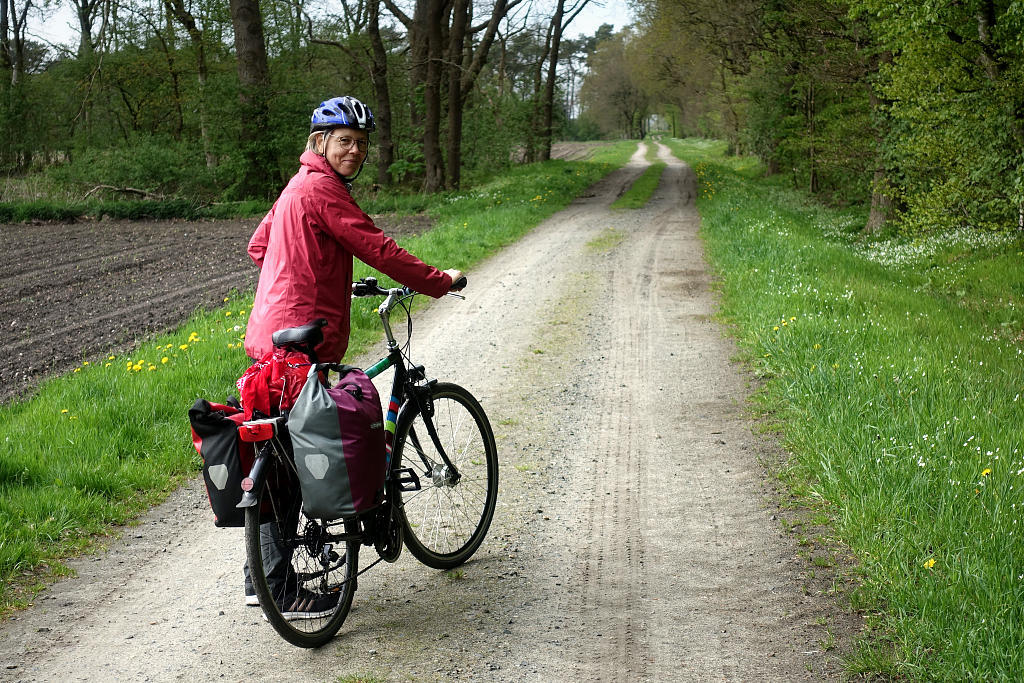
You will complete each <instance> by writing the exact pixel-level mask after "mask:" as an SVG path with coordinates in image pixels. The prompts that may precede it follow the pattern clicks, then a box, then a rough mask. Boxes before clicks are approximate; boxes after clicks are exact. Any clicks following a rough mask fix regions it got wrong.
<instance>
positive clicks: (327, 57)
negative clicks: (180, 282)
mask: <svg viewBox="0 0 1024 683" xmlns="http://www.w3.org/2000/svg"><path fill="white" fill-rule="evenodd" d="M417 1H418V0H417ZM4 2H5V6H9V5H11V6H13V5H16V4H17V3H12V2H10V1H9V0H4ZM74 2H75V3H77V4H75V9H76V12H77V14H78V17H79V23H80V26H81V33H82V38H81V40H79V41H77V44H76V45H75V46H74V47H72V48H70V49H53V48H50V49H44V48H43V46H39V45H36V44H33V43H31V41H28V42H24V41H23V42H22V43H20V47H18V44H17V40H16V33H15V31H16V26H15V25H14V24H13V23H12V22H10V21H9V22H8V24H7V27H6V28H4V27H3V26H0V34H3V36H6V39H5V40H4V41H3V43H2V45H0V47H3V48H4V50H6V51H4V50H0V68H2V69H3V75H2V77H0V168H2V169H3V170H4V171H5V172H6V173H7V174H22V173H26V172H29V173H39V172H41V171H42V172H45V173H47V174H48V181H47V182H46V186H48V187H50V188H51V189H52V190H53V191H54V193H55V194H57V195H59V196H66V197H69V198H75V199H81V198H82V197H84V196H85V195H87V194H90V193H91V194H90V198H101V197H104V196H105V197H106V198H108V199H118V198H123V197H125V196H130V197H136V196H138V193H139V192H142V193H147V194H150V195H157V196H167V197H185V198H189V199H194V200H199V201H215V200H221V199H225V198H241V197H263V196H267V195H268V194H273V193H274V192H275V191H276V190H279V189H280V187H281V185H282V183H283V182H284V181H285V180H286V179H287V178H288V177H289V176H290V175H291V174H292V173H294V171H295V168H296V164H297V158H298V156H299V154H300V153H301V151H302V149H303V148H304V145H305V139H306V134H307V132H308V128H307V122H308V119H309V114H310V112H311V111H312V109H313V108H314V107H315V106H316V105H317V104H318V103H319V102H320V101H321V100H323V99H325V98H327V97H331V96H335V95H339V94H345V93H349V94H353V95H356V96H358V97H360V98H361V99H363V100H364V101H366V102H367V103H368V104H370V106H371V107H372V108H373V109H374V111H375V112H377V114H378V117H379V118H380V120H379V121H378V126H379V127H378V132H377V134H375V136H374V144H373V146H371V155H370V159H369V162H368V168H367V171H366V174H365V175H364V179H370V180H372V179H373V178H374V175H376V179H377V181H378V182H381V183H401V184H404V185H406V186H408V187H409V188H412V189H418V188H422V187H424V185H429V189H434V188H436V187H438V186H439V185H444V184H446V183H447V184H448V185H449V186H452V187H454V186H457V185H458V182H459V178H460V175H462V174H465V173H468V174H470V175H475V174H484V173H487V172H490V171H492V170H493V169H498V168H502V167H504V166H508V165H509V164H512V163H514V162H515V161H516V160H517V159H521V158H522V157H521V152H522V148H523V145H524V142H525V141H526V140H528V139H529V138H530V136H531V135H537V134H538V132H537V131H538V130H540V131H541V134H546V130H545V126H544V125H543V122H544V120H545V119H546V114H547V112H544V113H545V118H543V119H540V122H538V117H537V116H536V112H537V111H543V110H542V109H539V108H538V106H539V105H541V104H542V100H541V99H539V96H544V95H546V94H547V93H548V92H551V93H553V94H554V95H553V100H552V107H551V115H550V116H551V121H552V128H553V134H554V135H555V136H558V135H560V134H561V132H562V130H563V129H564V126H565V124H566V122H567V121H568V120H569V119H570V118H571V117H572V116H573V115H574V113H575V112H574V108H576V107H577V106H578V104H577V102H576V100H575V90H576V87H577V86H578V81H579V74H580V65H581V64H582V63H583V59H584V55H585V49H584V48H583V47H581V45H582V43H579V42H577V41H572V40H565V39H563V40H562V42H561V47H560V49H559V54H558V68H557V69H555V70H554V73H555V76H556V79H557V80H556V83H555V84H554V87H553V88H551V89H547V88H544V90H543V91H541V90H539V89H538V88H537V87H536V83H535V81H534V79H533V75H534V74H535V73H541V74H549V73H552V70H551V69H548V68H547V66H546V65H547V62H546V61H545V60H546V59H547V57H548V54H549V53H550V52H552V51H551V50H550V45H545V30H544V29H545V27H546V26H547V25H548V24H547V22H550V15H549V14H546V13H548V12H551V11H553V9H552V8H553V7H554V5H553V4H552V3H551V2H548V1H547V0H502V2H500V3H495V2H493V0H473V1H472V2H470V1H469V0H459V1H458V2H456V0H443V1H441V2H440V3H439V4H438V3H433V4H432V5H431V7H433V8H434V9H435V10H437V9H438V8H439V9H440V11H441V13H442V16H443V17H444V21H447V22H448V23H447V24H445V25H444V26H442V27H441V33H440V36H437V35H434V36H433V38H432V40H433V41H434V42H433V43H431V46H430V49H431V50H434V52H433V53H431V54H433V58H432V63H433V64H434V66H435V67H440V68H437V69H434V70H432V71H431V79H433V80H432V86H431V87H432V91H431V95H430V96H431V98H433V99H432V104H431V106H432V107H434V109H432V110H431V111H432V114H431V118H430V122H429V126H428V125H427V121H426V119H425V118H424V116H423V113H424V111H425V109H424V106H425V102H426V101H425V100H424V97H425V81H424V80H423V79H422V78H421V77H420V75H419V74H423V73H425V72H423V71H422V69H421V67H422V66H423V63H422V62H417V61H416V59H417V56H416V55H417V54H418V53H417V52H416V51H415V50H414V49H413V48H414V47H415V46H414V42H415V39H416V36H414V35H413V32H411V31H408V30H406V28H405V26H404V25H403V24H402V22H401V21H400V20H399V19H398V18H397V17H396V15H395V13H394V12H391V11H390V10H389V9H388V8H387V7H386V6H385V3H384V2H383V0H342V1H341V2H337V3H328V2H325V1H323V0H303V1H301V2H294V1H293V0H262V2H260V3H259V4H258V5H253V4H252V2H251V1H247V2H241V0H232V2H233V4H234V5H236V7H235V10H236V11H235V13H234V15H233V13H232V2H229V0H122V1H121V2H118V3H105V2H98V1H97V2H93V1H92V0H88V1H87V0H74ZM415 4H416V3H415V2H414V1H413V0H409V1H405V0H401V1H400V2H397V3H395V8H396V9H399V10H400V9H402V8H411V7H414V6H415ZM30 5H31V6H32V7H37V6H38V3H30V2H29V1H28V0H22V5H18V6H19V7H22V6H24V7H28V6H30ZM580 6H581V5H580V4H579V0H578V1H577V2H576V3H569V2H566V3H565V7H566V8H569V7H574V8H579V7H580ZM239 8H242V9H244V10H245V11H248V12H249V18H250V23H249V29H250V33H251V35H248V36H243V38H244V40H242V41H241V43H239V41H238V40H237V39H238V38H239V35H240V33H241V32H242V28H239V29H238V30H236V25H235V22H234V21H233V19H238V18H239ZM257 8H258V11H259V21H258V23H259V25H260V26H256V23H254V21H253V19H254V17H255V15H254V14H253V12H255V10H256V9H257ZM512 8H517V10H516V12H509V13H508V14H507V16H505V15H502V11H505V10H511V9H512ZM18 11H19V12H21V10H20V9H19V10H18ZM453 12H454V13H455V15H457V16H458V17H461V20H460V21H461V22H462V23H459V24H457V25H456V23H454V19H453V18H452V17H453ZM495 12H497V14H495ZM18 16H21V15H20V14H19V15H18ZM0 23H2V22H0ZM442 23H444V22H442ZM564 24H565V21H563V25H564ZM19 25H20V24H19ZM260 27H261V28H262V33H263V36H262V38H260V37H259V35H258V33H257V32H256V29H258V28H260ZM527 29H529V30H527ZM17 35H22V34H17ZM438 40H440V42H437V41H438ZM16 48H17V49H16ZM261 48H262V50H261ZM438 49H440V52H437V50H438ZM261 51H262V53H263V54H264V55H265V59H266V65H265V68H264V67H263V66H262V65H261V64H260V63H259V60H260V53H261ZM16 54H17V55H21V57H20V58H19V59H20V61H17V60H16V59H15V56H16ZM239 54H242V56H243V59H242V60H239V58H238V57H239ZM254 60H255V61H254ZM240 61H241V62H243V63H242V64H241V68H240ZM19 64H21V65H24V68H21V67H18V65H19ZM16 74H17V78H16V77H15V76H16ZM16 81H17V84H16V87H15V82H16ZM456 110H457V111H456ZM41 114H45V115H41ZM455 114H459V115H458V116H456V115H455ZM385 124H386V125H385ZM26 131H31V134H26ZM428 134H429V135H428ZM427 137H430V138H431V139H432V140H433V141H432V143H431V145H429V146H428V145H425V144H424V140H425V139H426V138H427ZM456 142H459V143H461V144H456ZM540 148H541V147H540V146H538V147H537V149H540ZM428 150H429V151H430V154H432V155H433V156H432V157H431V158H430V159H429V160H428V159H427V155H426V154H425V152H426V151H428ZM428 161H429V163H428ZM453 166H454V168H453ZM428 168H430V169H433V170H432V171H431V173H432V174H433V175H430V176H429V177H430V178H432V180H431V183H430V184H427V183H425V182H424V181H425V178H427V177H428ZM37 185H42V183H38V184H37ZM111 188H115V189H111Z"/></svg>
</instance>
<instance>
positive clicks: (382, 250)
mask: <svg viewBox="0 0 1024 683" xmlns="http://www.w3.org/2000/svg"><path fill="white" fill-rule="evenodd" d="M322 217H323V227H324V229H325V230H326V231H327V232H328V233H329V234H330V235H331V236H332V237H333V238H334V239H336V240H337V241H338V242H339V243H340V244H341V245H342V246H343V247H344V248H345V249H347V250H348V251H349V252H351V253H352V255H353V256H355V257H356V258H357V259H359V260H360V261H362V262H363V263H365V264H366V265H368V266H370V267H371V268H376V269H377V270H379V271H380V272H382V273H384V274H385V275H387V276H388V277H391V278H394V279H395V280H397V281H398V282H401V283H402V284H403V285H406V286H408V287H411V288H412V289H414V290H416V291H417V292H420V293H422V294H427V295H429V296H432V297H434V298H438V297H442V296H444V295H445V294H446V293H447V292H448V290H450V289H451V286H452V278H451V276H449V275H448V274H447V273H444V272H442V271H440V270H438V269H437V268H435V267H433V266H430V265H427V264H426V263H424V262H423V261H421V260H419V259H418V258H416V257H415V256H413V255H412V254H410V253H409V252H408V251H406V250H405V249H403V248H402V247H400V246H398V244H397V243H396V242H395V241H394V240H393V239H391V238H390V237H388V236H387V235H385V234H384V233H383V232H382V231H381V229H380V228H378V227H377V226H376V225H374V223H373V220H371V219H370V217H369V216H367V215H366V214H365V213H364V212H363V211H362V210H361V209H360V208H359V207H358V206H356V203H355V202H354V201H352V199H351V197H349V196H347V194H346V195H342V196H338V195H335V196H334V197H331V198H330V199H328V200H326V201H325V203H324V205H323V207H322Z"/></svg>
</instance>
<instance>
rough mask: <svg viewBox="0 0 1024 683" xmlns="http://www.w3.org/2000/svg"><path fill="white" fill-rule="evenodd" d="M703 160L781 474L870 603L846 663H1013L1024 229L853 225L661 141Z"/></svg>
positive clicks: (986, 671) (731, 297)
mask: <svg viewBox="0 0 1024 683" xmlns="http://www.w3.org/2000/svg"><path fill="white" fill-rule="evenodd" d="M672 146H673V148H674V151H675V153H676V154H678V155H679V156H681V157H683V158H685V159H687V160H688V161H689V163H690V164H691V165H692V166H693V167H694V169H695V170H696V172H697V174H698V178H699V183H700V192H699V194H700V199H699V201H698V208H699V210H700V213H701V217H702V225H703V227H702V235H703V239H704V241H705V244H706V248H707V252H708V256H709V258H710V260H711V262H712V263H713V265H714V268H715V270H716V271H717V273H718V275H719V277H720V286H721V289H722V293H723V298H722V311H721V315H722V317H723V318H724V319H725V320H726V321H727V322H728V323H729V324H730V325H731V328H732V330H733V331H734V333H735V335H736V337H737V339H738V342H739V344H740V345H741V347H742V349H743V351H744V353H745V356H746V358H747V359H748V360H749V361H750V363H751V364H752V366H753V367H754V369H755V370H756V372H757V373H758V374H759V375H760V376H761V377H762V378H763V379H764V384H763V389H762V391H761V392H760V394H759V395H758V397H757V400H758V404H759V405H760V407H761V409H762V410H763V411H764V413H765V415H766V416H768V417H769V418H770V421H771V423H772V424H774V425H775V426H776V427H777V429H778V430H779V433H780V435H781V438H782V439H783V441H784V443H785V446H786V447H787V449H788V450H789V452H790V453H791V457H790V462H789V467H790V471H789V472H788V474H789V476H790V477H791V479H790V482H791V484H792V485H793V486H794V487H796V488H797V489H798V490H799V491H801V492H802V493H803V494H804V495H805V500H806V501H808V503H809V504H810V505H814V506H816V507H820V508H821V509H822V510H823V511H824V512H825V513H827V515H828V517H829V518H830V520H831V523H832V525H833V526H834V528H835V531H836V533H837V535H838V537H839V538H841V539H842V541H843V542H844V543H846V544H847V545H848V546H849V548H850V549H851V550H852V551H853V552H854V553H855V555H856V557H857V559H858V561H859V572H860V574H861V589H860V590H859V591H858V593H857V595H856V596H855V598H854V605H855V606H856V607H860V608H864V609H865V610H866V611H868V612H869V613H871V612H874V611H878V613H879V614H880V616H879V617H878V618H876V619H873V620H871V621H870V622H869V623H871V625H872V626H873V627H874V628H875V629H876V630H875V631H874V632H873V634H872V636H873V637H871V638H866V639H865V640H864V641H863V643H862V644H861V647H860V649H859V651H858V652H857V653H856V654H855V655H854V656H852V657H851V658H850V659H849V661H848V666H849V668H850V669H851V671H854V672H863V673H877V674H882V675H886V676H906V677H911V678H921V679H929V680H931V679H935V680H1018V679H1020V678H1021V676H1022V675H1024V647H1022V646H1024V539H1022V534H1024V528H1022V527H1024V523H1022V522H1021V519H1022V513H1024V454H1022V453H1021V449H1022V445H1021V440H1022V434H1024V413H1022V410H1021V408H1022V401H1021V394H1022V393H1024V349H1022V339H1024V335H1022V329H1024V316H1022V310H1021V305H1022V298H1024V271H1022V270H1021V268H1020V258H1021V255H1022V253H1024V251H1022V250H1024V241H1022V238H1021V237H1020V236H1019V235H1018V234H1015V233H1007V234H1004V235H991V234H979V233H974V232H969V231H964V232H960V233H953V234H941V235H932V236H929V237H924V238H919V239H917V240H909V239H905V238H899V237H881V238H877V239H874V240H868V239H866V238H864V237H863V236H862V235H861V233H860V228H861V226H863V224H864V222H865V219H866V216H865V215H864V213H863V212H861V211H843V210H830V209H826V208H823V207H821V206H818V205H816V204H814V203H812V202H811V201H810V200H808V199H806V198H805V197H804V196H802V195H800V194H797V193H794V192H792V191H789V190H787V189H785V188H783V187H781V186H780V185H778V184H776V183H775V182H773V181H770V180H766V179H763V178H762V177H761V170H760V168H759V167H758V166H757V164H756V162H753V161H752V160H735V159H725V158H724V157H722V156H721V152H722V149H721V148H720V147H718V146H714V145H710V144H708V143H705V142H701V141H673V142H672Z"/></svg>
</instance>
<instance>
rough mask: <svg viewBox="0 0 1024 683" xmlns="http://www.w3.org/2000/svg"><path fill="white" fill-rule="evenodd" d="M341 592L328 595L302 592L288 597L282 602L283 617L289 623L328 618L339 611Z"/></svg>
mask: <svg viewBox="0 0 1024 683" xmlns="http://www.w3.org/2000/svg"><path fill="white" fill-rule="evenodd" d="M340 597H341V592H340V591H335V592H332V593H327V594H326V595H324V594H322V593H312V592H310V591H307V590H300V591H299V592H298V595H295V596H287V597H285V599H284V600H282V601H281V603H280V607H281V616H282V617H284V618H285V619H286V620H288V621H294V620H296V619H320V618H322V617H328V616H330V615H331V614H333V613H334V610H336V609H338V599H339V598H340Z"/></svg>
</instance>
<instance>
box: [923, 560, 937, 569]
mask: <svg viewBox="0 0 1024 683" xmlns="http://www.w3.org/2000/svg"><path fill="white" fill-rule="evenodd" d="M934 566H935V558H934V557H929V558H928V559H927V560H925V561H924V568H925V569H931V568H932V567H934Z"/></svg>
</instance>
